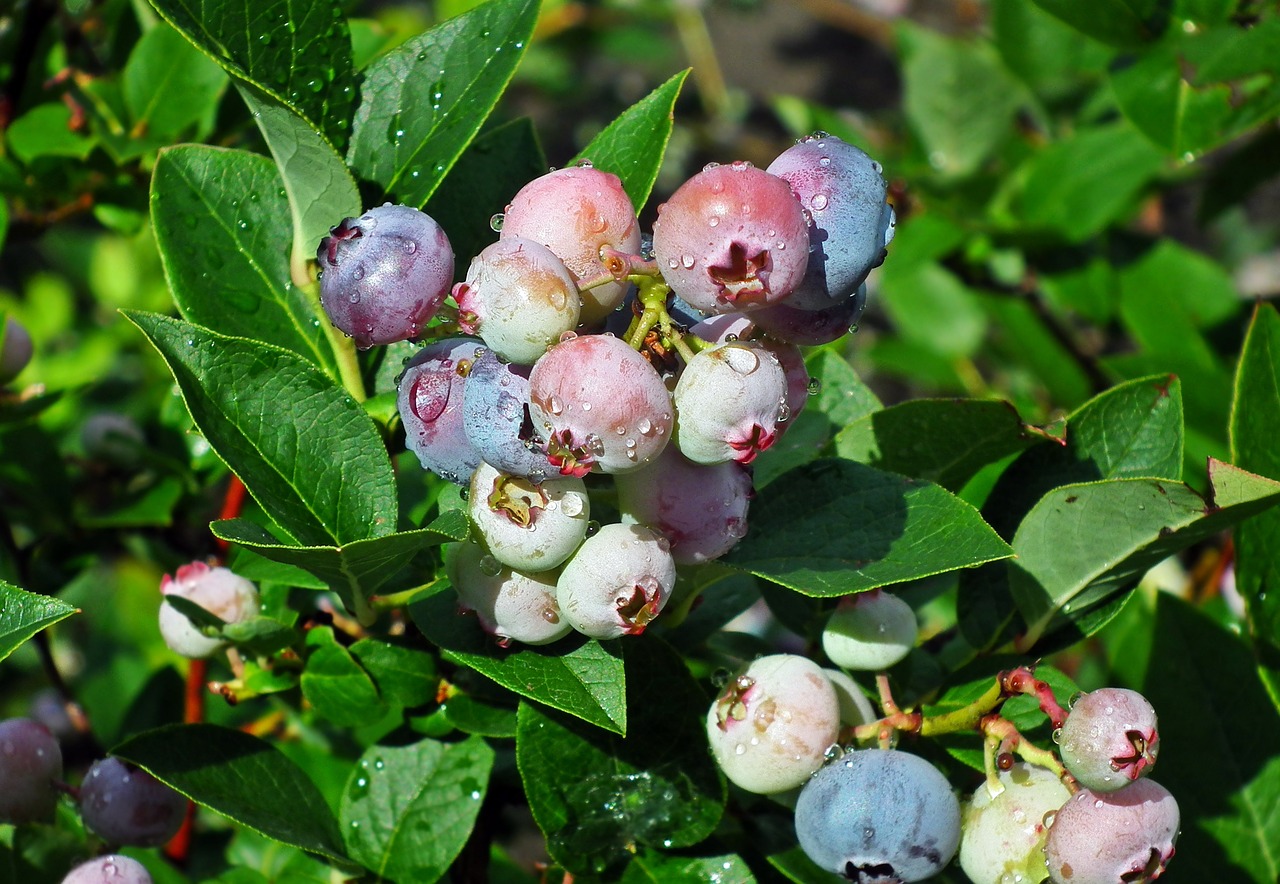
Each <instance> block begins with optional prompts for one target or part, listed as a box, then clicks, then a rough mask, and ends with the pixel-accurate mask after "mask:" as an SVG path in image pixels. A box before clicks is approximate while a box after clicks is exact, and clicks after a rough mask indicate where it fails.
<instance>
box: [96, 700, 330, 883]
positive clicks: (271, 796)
mask: <svg viewBox="0 0 1280 884" xmlns="http://www.w3.org/2000/svg"><path fill="white" fill-rule="evenodd" d="M112 754H113V755H116V756H118V757H120V758H123V759H124V760H125V761H129V762H132V763H134V764H136V765H138V766H139V767H141V768H143V769H144V770H146V771H147V772H148V773H150V774H151V775H152V776H154V777H156V778H157V779H159V780H160V781H162V782H164V783H165V784H167V785H169V786H171V787H172V788H174V789H176V790H178V791H179V792H181V793H182V794H183V795H186V796H187V797H188V798H190V799H191V800H192V801H195V802H196V803H197V804H201V805H203V806H205V807H207V808H209V809H210V810H213V811H216V812H217V813H220V814H222V815H223V816H225V817H229V818H230V819H232V820H234V821H235V822H237V823H240V824H241V825H243V826H246V827H248V828H250V829H253V830H254V831H256V832H259V833H261V834H263V835H265V836H267V837H268V838H271V839H272V840H274V841H279V842H281V843H283V844H289V845H292V846H293V847H298V848H300V849H302V850H305V851H308V852H309V853H317V854H320V855H322V856H327V857H330V858H332V859H335V860H338V861H343V860H344V851H343V847H342V839H341V837H340V836H339V834H338V823H337V820H336V819H334V816H333V813H332V812H331V811H330V810H329V805H328V803H327V802H326V801H325V800H324V796H323V795H321V794H320V790H319V789H317V788H316V786H315V783H313V782H311V780H310V779H308V778H307V775H306V774H305V773H304V772H303V770H302V769H301V768H300V767H298V766H297V765H296V764H294V763H293V762H292V761H290V760H289V759H288V758H286V757H285V756H284V755H283V754H282V753H281V752H280V751H279V750H277V749H275V748H274V747H272V746H271V744H270V743H267V742H266V741H264V740H260V739H258V738H257V737H254V736H250V735H249V734H246V733H243V732H242V731H238V730H235V729H233V728H226V727H220V726H218V725H213V724H186V725H176V724H175V725H169V726H167V727H162V728H157V729H155V730H151V731H147V732H145V733H142V734H138V735H137V736H135V737H132V738H130V739H129V740H127V741H125V742H124V743H122V744H120V745H119V746H116V747H115V748H114V749H113V750H112Z"/></svg>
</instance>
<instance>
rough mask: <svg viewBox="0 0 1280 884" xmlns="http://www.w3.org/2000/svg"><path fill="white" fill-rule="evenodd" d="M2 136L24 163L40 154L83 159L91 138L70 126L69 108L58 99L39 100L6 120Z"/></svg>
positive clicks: (89, 150)
mask: <svg viewBox="0 0 1280 884" xmlns="http://www.w3.org/2000/svg"><path fill="white" fill-rule="evenodd" d="M5 140H6V141H7V142H8V146H9V149H10V150H12V151H13V155H14V156H15V157H17V158H18V159H19V160H21V161H22V162H24V163H30V162H32V161H33V160H37V159H39V158H41V157H69V158H71V159H75V160H83V159H84V158H85V157H87V156H89V154H90V153H91V152H92V151H93V146H94V142H93V139H91V138H86V137H85V136H83V135H81V134H80V133H78V132H75V131H73V130H72V128H71V108H69V107H67V106H66V105H65V104H62V103H61V102H51V103H48V104H38V105H36V106H35V107H33V108H32V109H31V110H29V111H27V112H26V113H25V114H23V115H22V116H20V117H18V118H17V119H16V120H14V121H13V122H12V123H10V124H9V128H8V129H7V130H6V131H5Z"/></svg>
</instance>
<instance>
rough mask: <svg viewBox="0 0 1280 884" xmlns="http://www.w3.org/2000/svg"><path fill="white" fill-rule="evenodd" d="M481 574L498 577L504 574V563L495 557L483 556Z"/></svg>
mask: <svg viewBox="0 0 1280 884" xmlns="http://www.w3.org/2000/svg"><path fill="white" fill-rule="evenodd" d="M480 573H481V574H484V575H486V576H488V577H497V576H498V575H499V574H500V573H502V563H501V562H499V561H498V560H497V559H495V558H494V557H493V556H483V557H482V558H481V559H480Z"/></svg>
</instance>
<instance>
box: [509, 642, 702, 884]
mask: <svg viewBox="0 0 1280 884" xmlns="http://www.w3.org/2000/svg"><path fill="white" fill-rule="evenodd" d="M621 644H622V648H623V658H624V660H625V661H626V669H627V684H628V685H630V690H629V691H628V694H629V695H628V697H627V710H628V718H629V719H630V722H631V735H630V736H629V737H626V738H623V737H619V736H617V735H615V734H611V733H607V732H605V731H602V730H600V729H598V728H593V727H590V726H589V725H586V724H584V723H583V722H582V721H580V720H578V719H575V718H571V717H569V716H567V715H564V714H561V713H557V712H553V711H550V710H544V709H542V708H540V707H537V706H534V705H533V704H529V703H521V704H520V712H519V718H518V731H517V733H516V763H517V764H518V765H519V767H520V777H521V779H522V780H523V781H524V787H525V794H526V795H527V796H528V798H529V808H530V810H531V811H532V812H533V818H534V819H535V820H536V821H537V823H538V827H539V828H540V829H542V831H543V833H544V834H545V835H546V836H547V849H548V851H549V852H550V853H551V856H552V857H553V858H554V859H555V860H556V861H557V862H559V863H560V864H562V865H563V866H564V867H565V868H567V869H569V870H570V871H573V872H575V873H582V874H586V873H590V872H600V871H603V870H604V869H605V868H607V867H610V866H613V865H616V864H620V863H622V862H624V861H625V860H627V859H628V858H629V857H630V856H631V851H633V850H634V849H635V848H636V847H641V846H647V847H654V848H662V847H666V848H671V847H676V848H679V847H688V846H691V845H693V844H697V843H698V842H699V841H701V840H702V839H703V838H705V837H707V835H709V834H710V833H711V831H712V830H713V829H714V828H715V827H716V824H717V823H718V822H719V820H720V815H721V813H722V812H723V809H724V800H725V786H724V778H723V776H722V775H721V774H720V771H719V770H718V769H717V768H716V766H715V763H714V762H713V761H712V759H711V756H710V754H709V753H708V752H707V748H706V735H705V733H704V731H703V716H704V715H705V709H706V708H707V704H708V702H709V700H708V698H707V697H706V696H705V695H703V693H702V691H701V690H700V689H699V688H698V685H697V684H696V683H695V682H694V681H693V679H692V677H690V675H689V672H688V670H687V669H686V668H685V665H684V661H683V660H682V659H681V658H680V656H679V655H678V654H676V653H675V652H674V651H672V650H671V649H670V648H669V647H668V646H667V645H666V644H664V643H663V642H661V641H659V640H657V639H655V638H653V637H652V636H642V637H634V636H633V637H631V638H629V639H627V640H626V641H624V642H622V643H621ZM567 771H573V775H571V776H566V775H565V774H566V772H567Z"/></svg>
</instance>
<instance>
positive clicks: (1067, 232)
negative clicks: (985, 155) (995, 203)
mask: <svg viewBox="0 0 1280 884" xmlns="http://www.w3.org/2000/svg"><path fill="white" fill-rule="evenodd" d="M1163 163H1164V157H1163V156H1162V154H1161V153H1160V151H1159V150H1157V149H1156V148H1155V147H1153V146H1152V145H1151V143H1150V142H1148V141H1147V139H1145V138H1144V137H1143V136H1142V135H1141V134H1140V133H1138V132H1137V131H1136V130H1135V129H1134V128H1133V127H1131V126H1128V125H1125V124H1124V123H1123V122H1120V123H1113V124H1108V125H1106V126H1098V127H1096V128H1081V129H1080V130H1078V131H1077V132H1075V133H1074V134H1072V135H1069V136H1068V137H1066V138H1064V139H1062V140H1061V141H1055V142H1054V143H1052V144H1050V145H1049V146H1048V147H1046V148H1045V149H1044V150H1042V151H1040V152H1039V153H1037V154H1034V155H1033V156H1032V157H1031V158H1030V159H1029V160H1028V161H1027V163H1026V164H1025V166H1024V169H1023V176H1022V178H1023V183H1022V193H1021V205H1020V209H1021V220H1020V224H1022V225H1030V226H1031V227H1040V228H1047V229H1049V230H1053V231H1057V232H1059V233H1061V234H1062V235H1063V236H1065V237H1066V238H1067V239H1068V240H1069V241H1071V242H1081V241H1083V240H1086V239H1088V238H1089V237H1091V236H1093V235H1095V234H1097V233H1098V232H1100V231H1101V230H1103V229H1104V228H1106V227H1107V226H1109V225H1111V224H1115V223H1118V222H1120V221H1123V220H1125V218H1126V217H1127V216H1128V215H1129V214H1130V213H1131V212H1132V210H1133V208H1134V206H1135V199H1136V197H1137V195H1138V193H1139V191H1141V189H1142V188H1143V186H1144V185H1145V184H1146V183H1147V182H1148V181H1149V180H1151V178H1153V177H1154V176H1155V175H1156V174H1157V173H1158V172H1159V171H1160V169H1161V167H1162V165H1163Z"/></svg>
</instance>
